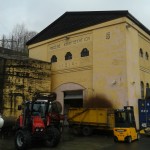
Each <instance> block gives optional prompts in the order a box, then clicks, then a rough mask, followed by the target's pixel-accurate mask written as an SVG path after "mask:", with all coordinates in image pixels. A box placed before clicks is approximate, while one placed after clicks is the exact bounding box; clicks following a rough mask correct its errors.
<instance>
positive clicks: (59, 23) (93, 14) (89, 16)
mask: <svg viewBox="0 0 150 150" xmlns="http://www.w3.org/2000/svg"><path fill="white" fill-rule="evenodd" d="M121 17H127V18H129V19H130V20H132V21H133V22H134V23H135V24H137V25H138V26H139V27H140V28H142V29H143V30H144V31H145V32H147V33H148V34H150V31H149V29H147V28H146V27H145V26H144V25H143V24H142V23H140V22H139V21H138V20H137V19H136V18H134V17H133V16H132V15H131V14H130V13H129V12H128V11H127V10H124V11H83V12H82V11H81V12H66V13H64V14H63V15H62V16H60V17H59V18H58V19H57V20H55V21H54V22H53V23H52V24H50V25H49V26H48V27H46V28H45V29H44V30H42V31H41V32H40V33H38V34H37V35H36V36H35V37H33V38H32V39H31V40H29V41H28V42H27V45H31V44H35V43H38V42H41V41H44V40H48V39H50V38H54V37H56V36H60V35H63V34H66V33H70V32H73V31H76V30H79V29H83V28H86V27H90V26H93V25H96V24H100V23H104V22H107V21H110V20H114V19H117V18H121Z"/></svg>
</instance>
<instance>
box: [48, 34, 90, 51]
mask: <svg viewBox="0 0 150 150" xmlns="http://www.w3.org/2000/svg"><path fill="white" fill-rule="evenodd" d="M90 40H91V37H90V36H86V37H80V38H78V39H75V40H66V41H65V42H59V43H57V44H52V45H50V47H49V50H55V49H59V48H62V47H67V46H71V45H76V44H80V43H83V42H88V41H90Z"/></svg>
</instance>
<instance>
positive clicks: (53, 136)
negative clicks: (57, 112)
mask: <svg viewBox="0 0 150 150" xmlns="http://www.w3.org/2000/svg"><path fill="white" fill-rule="evenodd" d="M60 138H61V133H60V131H59V130H58V129H57V128H55V127H49V128H48V129H47V138H46V141H45V143H46V146H48V147H55V146H57V145H58V143H59V141H60Z"/></svg>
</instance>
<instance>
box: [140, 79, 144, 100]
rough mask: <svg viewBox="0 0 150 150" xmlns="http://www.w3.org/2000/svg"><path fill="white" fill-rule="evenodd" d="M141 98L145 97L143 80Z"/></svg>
mask: <svg viewBox="0 0 150 150" xmlns="http://www.w3.org/2000/svg"><path fill="white" fill-rule="evenodd" d="M141 98H144V83H143V81H141Z"/></svg>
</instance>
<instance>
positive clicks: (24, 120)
mask: <svg viewBox="0 0 150 150" xmlns="http://www.w3.org/2000/svg"><path fill="white" fill-rule="evenodd" d="M18 110H22V115H20V116H19V118H18V119H17V123H16V129H17V131H16V135H15V146H16V149H18V150H25V149H27V148H29V147H30V145H31V143H32V141H33V140H40V141H43V142H44V143H45V144H46V145H47V146H49V147H55V146H56V145H57V144H58V143H59V141H60V138H61V128H62V123H61V122H62V121H63V118H64V117H63V115H61V114H60V113H61V111H62V106H61V104H60V103H59V102H58V101H56V94H55V93H36V94H35V96H34V97H33V100H32V101H25V102H24V103H23V105H19V106H18Z"/></svg>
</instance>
